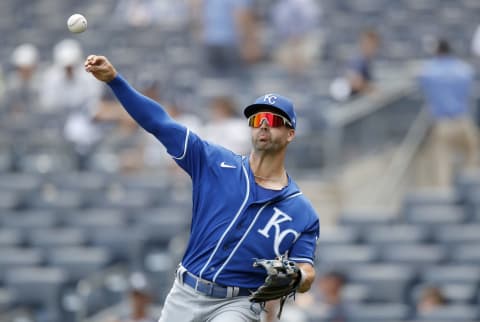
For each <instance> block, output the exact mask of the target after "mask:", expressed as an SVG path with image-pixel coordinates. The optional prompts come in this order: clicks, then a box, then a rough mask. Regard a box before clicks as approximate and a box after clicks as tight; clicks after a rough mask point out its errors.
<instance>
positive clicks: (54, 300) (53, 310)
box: [5, 267, 67, 321]
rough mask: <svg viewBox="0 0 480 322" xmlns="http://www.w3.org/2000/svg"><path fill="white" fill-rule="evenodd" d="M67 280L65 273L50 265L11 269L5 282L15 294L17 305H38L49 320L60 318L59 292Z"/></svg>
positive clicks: (58, 319)
mask: <svg viewBox="0 0 480 322" xmlns="http://www.w3.org/2000/svg"><path fill="white" fill-rule="evenodd" d="M66 281H67V276H66V273H65V272H64V271H63V270H61V269H58V268H52V267H24V268H16V269H11V270H9V271H8V272H7V274H6V279H5V284H6V285H7V288H8V289H9V290H10V291H11V292H12V293H13V294H14V295H15V301H16V303H17V304H18V305H32V306H34V307H40V308H42V309H43V310H46V312H44V313H45V314H47V315H48V317H49V319H50V320H49V321H55V320H57V321H60V320H62V311H61V303H60V299H61V294H62V290H63V286H64V285H65V283H66Z"/></svg>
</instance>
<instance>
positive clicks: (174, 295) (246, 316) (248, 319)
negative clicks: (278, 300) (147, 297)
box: [158, 274, 261, 322]
mask: <svg viewBox="0 0 480 322" xmlns="http://www.w3.org/2000/svg"><path fill="white" fill-rule="evenodd" d="M260 316H261V308H260V305H259V304H254V305H253V306H252V305H251V303H250V301H249V300H248V297H246V296H236V297H229V298H214V297H209V296H206V295H203V294H201V293H198V292H197V291H195V289H193V288H192V287H190V286H189V285H186V284H183V281H182V280H181V276H179V274H177V278H176V279H175V282H174V283H173V287H172V289H171V290H170V292H169V294H168V296H167V298H166V300H165V303H164V306H163V310H162V314H161V317H160V319H159V320H158V322H172V321H173V322H226V321H228V322H259V321H260Z"/></svg>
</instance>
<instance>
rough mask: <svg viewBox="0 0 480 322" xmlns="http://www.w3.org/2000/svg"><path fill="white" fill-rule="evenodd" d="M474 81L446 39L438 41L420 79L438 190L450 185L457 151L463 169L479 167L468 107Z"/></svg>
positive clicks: (474, 128)
mask: <svg viewBox="0 0 480 322" xmlns="http://www.w3.org/2000/svg"><path fill="white" fill-rule="evenodd" d="M473 80H474V72H473V68H472V67H471V66H470V65H468V64H467V63H465V62H463V61H461V60H460V59H458V58H456V57H455V56H454V55H453V53H452V50H451V48H450V45H449V43H448V42H447V41H446V40H439V42H438V45H437V48H436V57H434V58H432V59H431V60H429V61H427V62H426V63H425V65H424V66H423V69H422V71H421V73H420V76H419V83H420V87H421V89H422V91H423V93H424V96H425V99H426V102H427V104H428V107H429V110H430V112H431V115H432V117H433V120H434V124H433V129H432V133H431V137H430V140H431V148H432V153H431V157H432V159H431V161H430V163H431V165H432V169H433V171H434V172H433V180H434V181H435V182H434V184H435V185H437V186H440V187H449V186H450V184H451V183H452V176H453V165H454V160H455V159H456V158H458V157H459V156H460V155H459V154H457V153H456V152H457V151H458V150H461V152H462V154H463V155H461V156H462V157H463V158H462V160H461V161H462V164H463V166H464V167H467V168H476V167H478V164H479V146H478V144H479V139H478V129H477V127H476V125H475V124H474V122H473V121H472V115H471V114H472V113H471V108H470V103H471V99H472V89H473ZM455 161H457V160H455Z"/></svg>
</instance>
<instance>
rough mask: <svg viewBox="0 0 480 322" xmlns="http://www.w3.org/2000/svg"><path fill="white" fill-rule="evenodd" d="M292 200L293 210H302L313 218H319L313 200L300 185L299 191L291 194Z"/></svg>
mask: <svg viewBox="0 0 480 322" xmlns="http://www.w3.org/2000/svg"><path fill="white" fill-rule="evenodd" d="M294 184H295V183H294ZM295 186H296V184H295ZM290 200H291V202H290V207H292V209H293V210H295V211H298V212H302V213H303V214H305V215H306V216H308V217H309V218H310V219H312V220H315V219H317V218H318V215H317V212H316V210H315V208H314V207H313V204H312V202H311V201H310V199H308V197H307V196H305V194H304V193H303V192H301V191H300V190H299V189H298V187H297V191H296V192H295V193H293V194H292V195H291V198H290Z"/></svg>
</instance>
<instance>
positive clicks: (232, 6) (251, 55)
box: [193, 0, 261, 76]
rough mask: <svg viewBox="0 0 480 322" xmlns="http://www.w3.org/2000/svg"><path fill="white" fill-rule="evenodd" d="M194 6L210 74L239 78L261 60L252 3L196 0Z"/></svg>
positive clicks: (237, 0) (243, 0)
mask: <svg viewBox="0 0 480 322" xmlns="http://www.w3.org/2000/svg"><path fill="white" fill-rule="evenodd" d="M193 4H194V9H193V10H194V12H195V16H196V18H197V22H198V24H199V27H200V28H198V29H199V30H201V35H200V37H201V43H202V45H203V46H204V49H205V55H206V57H205V60H206V65H207V66H206V67H207V71H208V73H209V74H210V73H212V74H213V76H237V75H240V74H241V72H242V71H244V68H245V67H246V66H248V64H252V63H255V62H256V61H258V60H259V59H260V57H261V49H260V43H259V39H258V36H259V30H258V22H257V21H256V16H255V12H254V9H253V3H252V0H194V2H193ZM195 29H197V28H195Z"/></svg>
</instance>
